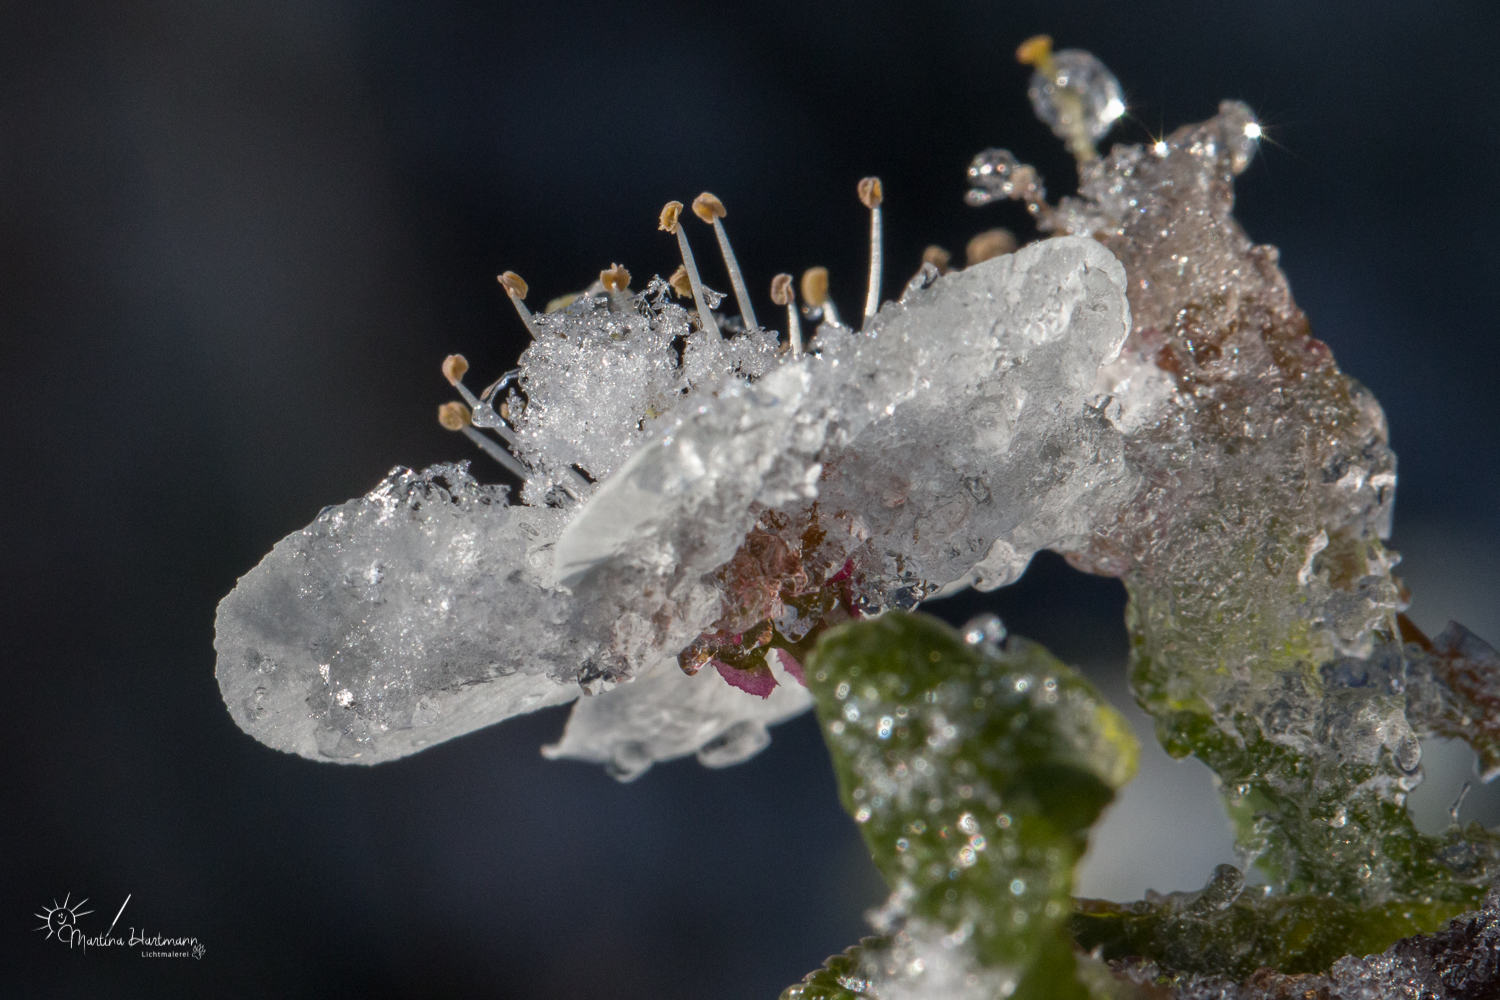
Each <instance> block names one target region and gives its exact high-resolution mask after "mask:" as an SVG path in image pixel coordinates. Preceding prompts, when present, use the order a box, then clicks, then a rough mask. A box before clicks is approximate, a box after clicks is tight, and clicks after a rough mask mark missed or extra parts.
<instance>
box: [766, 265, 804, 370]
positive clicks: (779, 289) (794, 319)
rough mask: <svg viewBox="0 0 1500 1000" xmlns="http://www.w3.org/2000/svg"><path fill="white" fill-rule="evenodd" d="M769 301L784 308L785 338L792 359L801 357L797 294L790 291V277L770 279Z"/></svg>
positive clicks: (800, 330)
mask: <svg viewBox="0 0 1500 1000" xmlns="http://www.w3.org/2000/svg"><path fill="white" fill-rule="evenodd" d="M771 301H772V302H774V303H776V304H777V305H778V306H786V337H787V342H788V344H789V345H790V346H791V351H792V357H794V358H799V357H801V356H802V320H801V318H800V317H799V316H798V315H797V293H796V292H795V291H793V290H792V276H791V275H790V274H778V275H777V276H776V277H774V278H772V279H771Z"/></svg>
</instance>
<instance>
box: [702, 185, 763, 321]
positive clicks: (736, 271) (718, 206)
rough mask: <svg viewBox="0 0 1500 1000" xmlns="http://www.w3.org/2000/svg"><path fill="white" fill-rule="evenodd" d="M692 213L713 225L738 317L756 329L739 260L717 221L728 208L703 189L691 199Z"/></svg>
mask: <svg viewBox="0 0 1500 1000" xmlns="http://www.w3.org/2000/svg"><path fill="white" fill-rule="evenodd" d="M693 214H694V215H696V216H698V218H700V219H702V220H703V221H704V222H707V223H709V224H710V225H712V226H713V227H714V235H715V236H717V237H718V238H719V251H720V252H721V253H722V254H723V255H724V267H725V268H727V269H728V271H729V284H730V285H731V286H732V287H733V288H734V300H735V301H736V302H738V303H739V305H740V318H741V319H743V320H744V321H745V328H746V329H747V330H754V329H756V328H757V327H759V326H760V323H758V322H756V319H755V309H754V307H752V306H751V305H750V290H749V289H748V288H746V287H745V279H744V278H743V277H741V275H740V262H739V261H738V260H736V259H735V256H734V250H732V249H731V248H730V246H729V235H728V234H727V233H725V232H724V223H722V222H720V221H719V220H720V219H722V218H724V216H726V215H728V214H729V212H728V210H727V209H726V208H725V207H724V203H723V202H722V201H720V200H719V199H718V198H716V197H714V196H713V195H711V194H709V193H708V192H707V191H705V192H703V193H702V194H700V195H699V196H698V197H696V198H694V199H693Z"/></svg>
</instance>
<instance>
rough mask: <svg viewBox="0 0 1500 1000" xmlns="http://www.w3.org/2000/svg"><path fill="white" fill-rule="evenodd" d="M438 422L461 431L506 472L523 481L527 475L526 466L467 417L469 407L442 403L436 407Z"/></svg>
mask: <svg viewBox="0 0 1500 1000" xmlns="http://www.w3.org/2000/svg"><path fill="white" fill-rule="evenodd" d="M438 423H440V424H442V425H443V427H445V428H446V429H448V430H450V431H462V432H463V435H464V437H466V438H468V439H469V440H470V441H472V442H474V444H475V446H476V447H478V448H479V450H480V451H482V452H484V453H485V454H486V455H488V456H489V457H490V458H493V459H494V460H495V461H496V462H498V463H500V465H501V466H503V467H504V468H505V470H506V471H507V472H510V473H511V474H513V475H515V476H517V477H519V478H520V480H521V481H522V482H525V481H526V479H527V478H528V476H529V473H528V472H527V471H526V466H524V465H522V464H521V462H520V460H518V459H517V458H516V456H514V455H512V454H511V453H510V452H508V451H506V450H505V449H504V448H502V447H500V446H499V445H498V444H496V443H495V442H494V441H492V440H490V439H489V438H487V437H485V436H484V435H483V434H481V433H480V432H479V431H478V430H477V429H476V428H475V427H474V424H473V422H472V421H471V420H470V419H469V408H468V407H467V406H465V405H464V404H462V403H444V404H443V405H442V406H439V407H438Z"/></svg>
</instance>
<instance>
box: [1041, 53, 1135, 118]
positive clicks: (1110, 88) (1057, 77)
mask: <svg viewBox="0 0 1500 1000" xmlns="http://www.w3.org/2000/svg"><path fill="white" fill-rule="evenodd" d="M1026 94H1027V96H1028V97H1030V98H1031V107H1032V110H1034V111H1035V112H1036V116H1037V117H1038V118H1040V119H1041V120H1042V121H1044V122H1046V123H1047V125H1048V127H1049V128H1051V129H1052V131H1053V132H1054V133H1056V134H1057V136H1058V138H1060V139H1069V138H1071V137H1072V136H1073V135H1074V132H1075V129H1076V127H1077V123H1076V122H1075V120H1074V119H1075V116H1081V118H1080V119H1079V120H1081V121H1082V123H1083V127H1084V129H1085V130H1086V132H1087V134H1088V137H1089V138H1090V139H1094V140H1098V139H1099V138H1100V137H1101V136H1103V135H1104V133H1106V132H1108V131H1109V129H1110V126H1111V125H1113V124H1114V123H1115V122H1116V121H1118V120H1119V118H1120V116H1121V115H1123V114H1124V113H1125V95H1124V93H1123V92H1122V91H1121V90H1120V81H1119V80H1116V79H1115V75H1114V74H1113V73H1111V72H1110V71H1109V69H1108V68H1107V67H1106V66H1105V65H1104V64H1103V63H1102V62H1100V61H1099V59H1098V58H1097V57H1096V56H1095V55H1094V54H1093V53H1091V52H1085V51H1083V50H1082V49H1063V50H1062V51H1061V52H1058V53H1057V54H1056V55H1054V56H1053V72H1052V73H1051V74H1048V73H1043V72H1041V71H1040V70H1038V71H1037V72H1035V73H1033V74H1032V76H1031V86H1030V87H1029V88H1028V89H1027V91H1026Z"/></svg>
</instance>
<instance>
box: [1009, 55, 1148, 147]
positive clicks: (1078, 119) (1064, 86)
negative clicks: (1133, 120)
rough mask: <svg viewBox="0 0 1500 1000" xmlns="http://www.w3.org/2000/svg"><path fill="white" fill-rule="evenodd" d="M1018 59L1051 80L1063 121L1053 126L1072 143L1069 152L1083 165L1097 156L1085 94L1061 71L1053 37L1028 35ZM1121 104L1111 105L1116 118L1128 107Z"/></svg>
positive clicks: (1066, 140) (1054, 97)
mask: <svg viewBox="0 0 1500 1000" xmlns="http://www.w3.org/2000/svg"><path fill="white" fill-rule="evenodd" d="M1016 61H1017V62H1018V63H1020V64H1021V65H1022V66H1034V67H1036V71H1037V72H1038V73H1040V74H1041V75H1042V76H1044V77H1046V78H1047V79H1048V80H1050V81H1051V83H1052V95H1051V97H1052V101H1053V102H1054V103H1055V106H1056V110H1057V115H1058V119H1059V123H1060V125H1058V126H1053V128H1054V130H1056V131H1057V134H1058V135H1059V136H1061V137H1062V138H1063V140H1064V141H1065V142H1066V143H1067V144H1068V152H1070V153H1072V154H1073V159H1075V160H1077V161H1078V165H1079V166H1080V167H1081V166H1083V164H1085V163H1088V162H1089V161H1091V160H1097V159H1098V158H1099V151H1098V150H1097V149H1095V148H1094V137H1093V136H1092V135H1090V134H1089V126H1088V121H1087V119H1088V109H1087V108H1086V107H1085V102H1084V95H1083V94H1082V92H1080V91H1079V90H1078V88H1077V87H1076V86H1074V85H1071V82H1070V81H1068V74H1067V73H1065V72H1059V71H1058V66H1057V60H1056V59H1054V58H1053V56H1052V37H1051V36H1050V35H1036V36H1033V37H1031V38H1028V39H1026V41H1024V42H1022V43H1021V45H1020V47H1019V48H1017V49H1016ZM1101 68H1102V67H1101ZM1033 100H1034V98H1033ZM1117 105H1118V107H1117V109H1113V108H1112V109H1111V110H1113V112H1114V117H1115V118H1118V117H1119V116H1120V114H1121V113H1123V112H1124V110H1125V106H1124V104H1123V103H1118V102H1117ZM1111 120H1112V119H1111Z"/></svg>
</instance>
